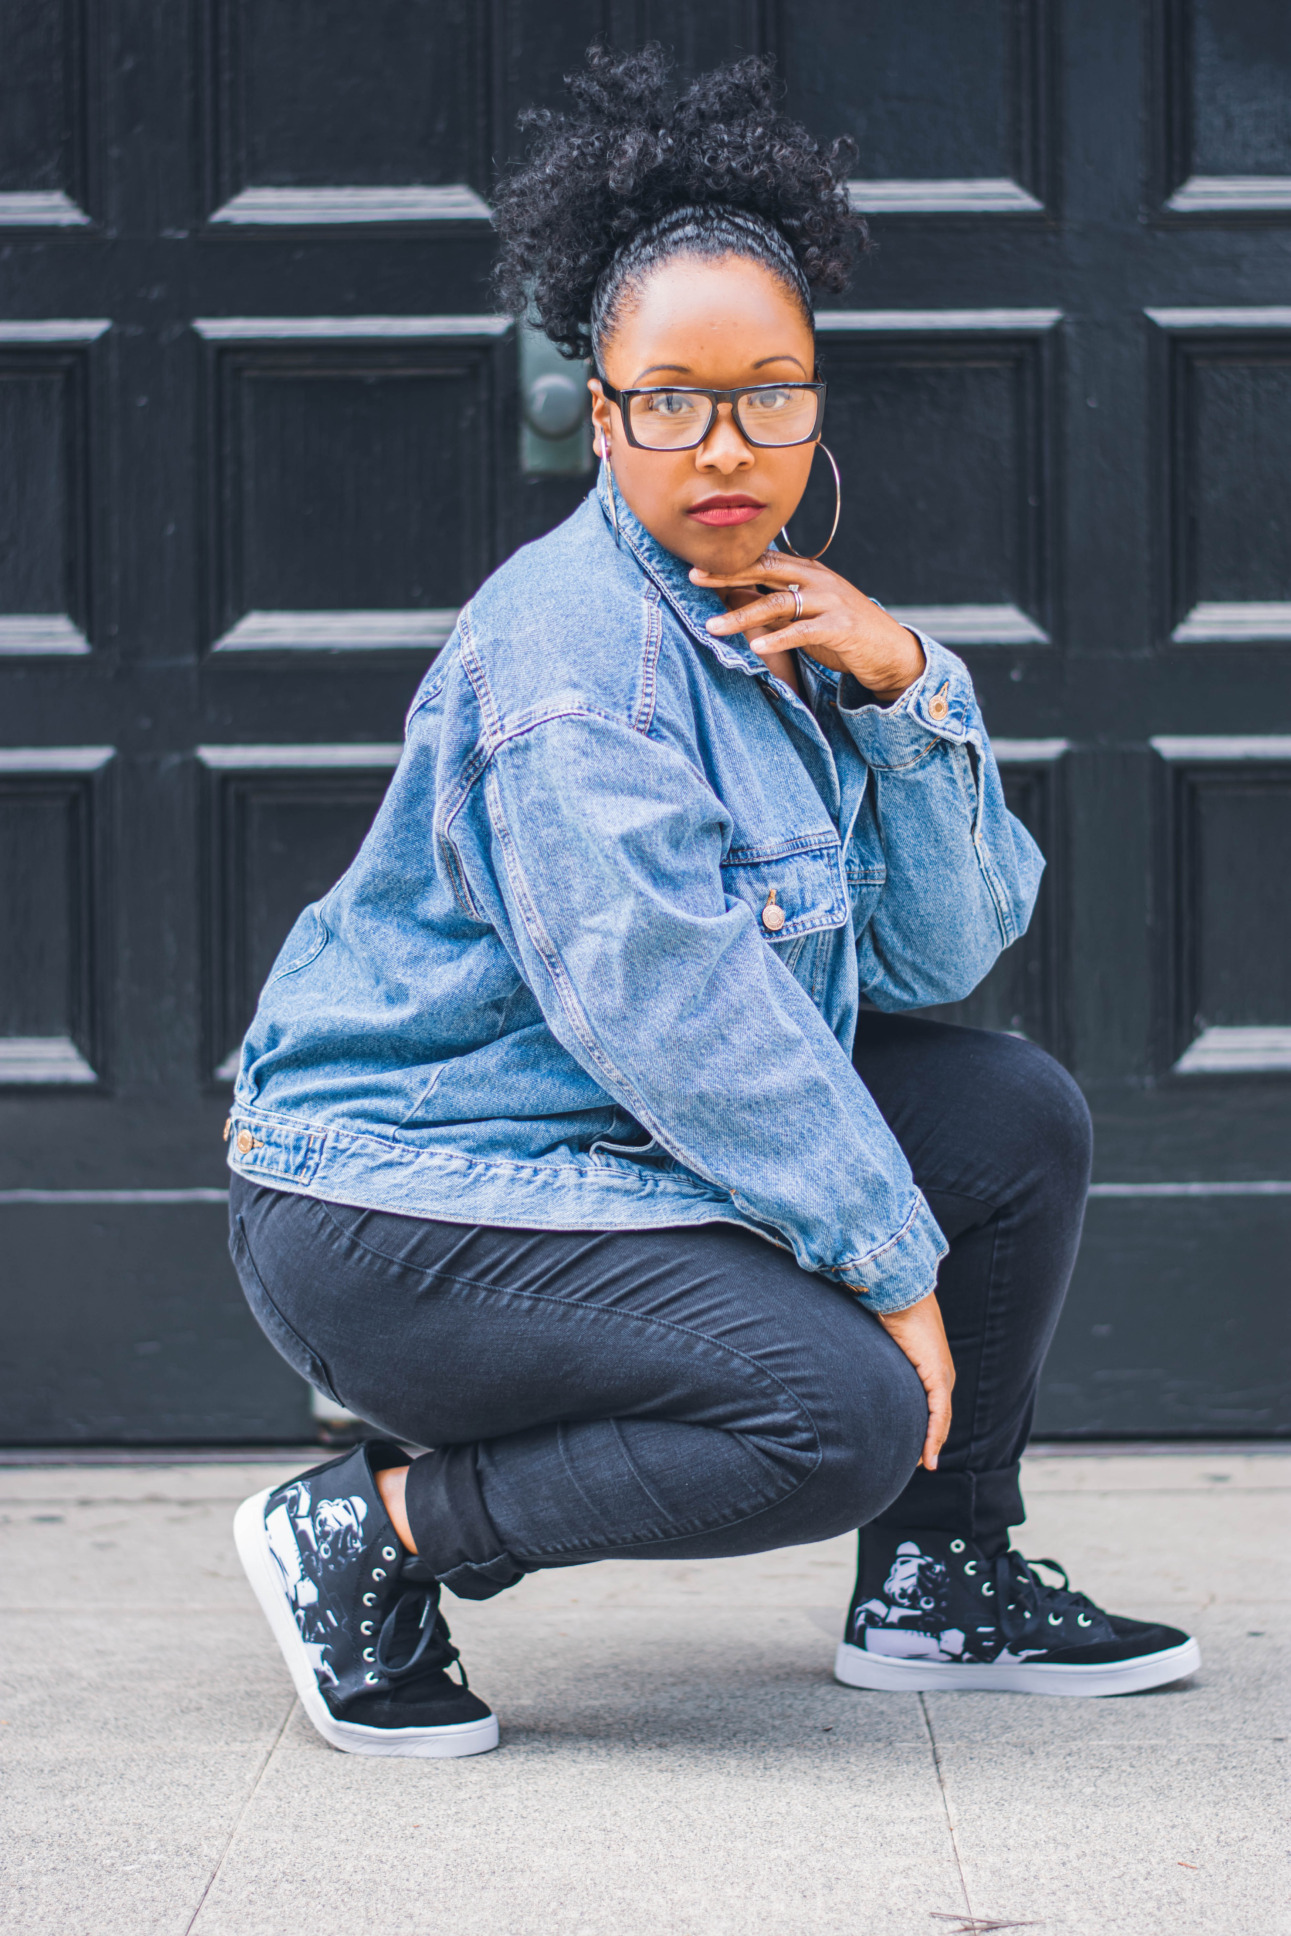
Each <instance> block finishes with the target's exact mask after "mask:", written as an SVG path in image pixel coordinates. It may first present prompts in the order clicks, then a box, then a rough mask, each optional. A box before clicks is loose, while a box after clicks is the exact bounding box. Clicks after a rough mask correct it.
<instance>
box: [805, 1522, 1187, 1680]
mask: <svg viewBox="0 0 1291 1936" xmlns="http://www.w3.org/2000/svg"><path fill="white" fill-rule="evenodd" d="M1041 1566H1042V1567H1045V1568H1048V1569H1050V1570H1052V1571H1053V1572H1054V1573H1057V1574H1060V1575H1061V1578H1062V1585H1061V1586H1051V1585H1049V1584H1048V1583H1047V1582H1046V1581H1045V1580H1043V1579H1041V1578H1040V1576H1039V1575H1038V1574H1037V1572H1036V1570H1035V1569H1036V1568H1037V1567H1041ZM1200 1665H1201V1653H1200V1650H1199V1648H1198V1646H1197V1643H1196V1641H1195V1640H1191V1639H1189V1637H1188V1635H1187V1634H1185V1633H1180V1632H1179V1630H1178V1628H1177V1627H1158V1626H1149V1625H1147V1624H1145V1623H1144V1622H1143V1621H1141V1620H1126V1619H1123V1618H1122V1617H1121V1616H1120V1615H1119V1614H1115V1613H1104V1612H1103V1611H1102V1609H1101V1608H1100V1607H1096V1606H1095V1605H1094V1603H1093V1601H1092V1600H1088V1599H1086V1597H1085V1595H1084V1594H1083V1593H1073V1592H1072V1590H1071V1588H1070V1585H1069V1584H1068V1580H1067V1575H1066V1573H1065V1572H1064V1571H1063V1568H1062V1567H1060V1566H1059V1565H1058V1564H1057V1563H1056V1561H1054V1560H1025V1559H1023V1557H1022V1555H1021V1553H1015V1552H1008V1553H1001V1554H1000V1556H999V1558H998V1559H993V1560H988V1559H987V1558H986V1557H985V1556H984V1555H983V1553H982V1551H981V1549H980V1547H977V1546H974V1545H973V1543H972V1541H971V1540H965V1539H959V1538H957V1537H955V1535H953V1534H951V1533H934V1532H924V1531H915V1532H909V1533H905V1534H903V1533H901V1532H900V1531H898V1530H896V1529H893V1528H889V1527H886V1526H867V1527H864V1528H863V1529H862V1532H861V1559H860V1567H859V1570H858V1572H857V1577H856V1591H855V1592H854V1594H853V1595H852V1604H851V1606H850V1607H849V1609H848V1613H847V1626H846V1628H845V1630H844V1633H843V1638H842V1641H841V1642H840V1643H839V1648H838V1655H837V1658H836V1660H835V1662H834V1675H835V1678H836V1679H837V1680H840V1681H844V1682H846V1684H847V1685H848V1686H849V1687H879V1688H887V1689H897V1688H903V1689H908V1690H915V1689H930V1688H939V1687H948V1688H965V1687H985V1688H992V1689H995V1690H997V1691H1003V1692H1007V1693H1013V1694H1132V1693H1135V1692H1137V1691H1138V1690H1139V1689H1141V1688H1145V1687H1160V1686H1163V1685H1164V1684H1165V1683H1166V1682H1168V1681H1177V1680H1181V1679H1182V1678H1183V1676H1184V1675H1185V1674H1191V1673H1193V1672H1195V1670H1196V1669H1197V1668H1198V1667H1199V1666H1200Z"/></svg>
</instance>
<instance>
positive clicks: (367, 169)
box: [209, 0, 489, 204]
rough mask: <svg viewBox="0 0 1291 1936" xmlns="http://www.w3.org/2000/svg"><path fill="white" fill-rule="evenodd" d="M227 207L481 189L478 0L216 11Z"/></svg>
mask: <svg viewBox="0 0 1291 1936" xmlns="http://www.w3.org/2000/svg"><path fill="white" fill-rule="evenodd" d="M210 6H211V18H210V22H209V32H210V37H211V63H212V70H213V71H212V77H211V78H212V83H213V86H212V93H213V97H214V115H215V120H216V128H215V133H216V148H217V165H218V170H219V200H220V202H221V203H224V204H227V203H229V202H230V201H232V200H233V199H234V198H235V197H236V196H238V195H239V194H240V193H243V192H245V191H247V190H254V189H257V188H262V189H264V188H298V189H310V188H323V187H334V186H342V185H346V186H352V187H356V188H377V187H398V186H404V185H413V184H425V185H438V184H447V183H459V182H479V181H480V171H481V168H482V166H483V165H484V162H485V158H486V156H487V155H488V153H489V141H488V121H487V118H486V110H487V99H488V97H487V90H486V87H485V72H484V68H483V49H482V46H481V39H482V35H483V31H484V28H485V26H486V22H487V10H486V9H485V8H483V7H481V6H475V5H471V4H470V0H368V4H366V5H364V6H362V7H355V6H353V5H348V4H346V3H345V0H210Z"/></svg>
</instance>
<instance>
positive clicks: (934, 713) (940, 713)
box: [928, 680, 950, 719]
mask: <svg viewBox="0 0 1291 1936" xmlns="http://www.w3.org/2000/svg"><path fill="white" fill-rule="evenodd" d="M949 685H950V682H949V680H947V682H946V684H945V685H944V686H943V687H942V689H941V691H940V692H939V693H938V694H937V695H936V697H935V698H934V699H933V700H932V701H931V702H930V704H929V707H928V712H929V715H930V716H931V717H932V718H933V719H944V718H945V717H946V714H947V713H948V712H949V711H950V701H949V700H948V699H947V697H946V693H947V691H948V690H949Z"/></svg>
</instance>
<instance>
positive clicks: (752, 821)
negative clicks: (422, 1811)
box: [229, 475, 1044, 1311]
mask: <svg viewBox="0 0 1291 1936" xmlns="http://www.w3.org/2000/svg"><path fill="white" fill-rule="evenodd" d="M606 491H607V481H606V479H605V477H604V475H602V478H601V481H600V483H599V484H598V486H597V487H596V488H595V489H594V490H593V491H592V492H591V493H590V494H589V496H588V498H587V500H586V501H585V502H584V504H583V505H582V506H581V507H580V509H579V510H578V511H576V512H575V513H574V515H573V516H572V517H571V518H569V519H568V520H567V521H566V523H564V524H563V525H561V526H560V527H559V529H558V530H556V531H553V532H551V533H550V534H549V535H548V536H547V537H545V538H543V539H541V540H540V541H539V542H538V543H536V544H532V545H529V546H527V547H525V549H524V550H522V551H520V552H518V553H517V554H516V555H515V556H514V557H512V558H511V559H509V560H508V561H507V563H506V564H504V565H503V566H502V568H501V569H500V570H499V571H497V572H495V573H494V575H493V576H492V577H491V578H490V579H489V580H488V582H487V583H486V584H485V585H484V586H483V587H482V588H481V590H480V591H479V592H478V593H477V595H476V596H475V597H474V598H473V599H472V600H471V602H470V604H469V605H468V606H467V607H466V609H465V610H464V611H463V613H462V615H461V619H460V622H459V624H458V627H457V630H456V632H455V633H454V635H453V638H452V639H451V640H450V642H449V644H448V645H447V646H446V647H445V648H444V650H443V652H442V653H441V654H440V656H439V658H438V659H437V660H436V661H435V664H434V665H433V666H432V668H431V670H430V672H429V673H428V674H427V676H426V678H425V680H424V681H423V682H422V685H421V688H420V690H419V691H418V693H417V695H416V698H415V699H414V701H413V704H412V708H411V710H410V712H409V715H408V721H407V728H406V736H405V746H404V751H403V756H402V758H401V760H400V762H399V766H398V770H397V771H396V773H395V775H394V778H393V780H392V782H391V785H390V789H389V791H388V793H387V794H386V797H385V801H384V803H383V805H382V807H381V810H380V812H379V813H378V814H377V817H376V819H375V821H374V822H373V825H372V828H371V831H370V832H369V834H368V836H367V839H366V840H365V841H364V843H363V846H362V848H361V849H360V851H359V854H358V856H357V858H356V859H355V861H354V863H353V865H352V866H351V867H350V869H349V871H348V872H347V873H346V874H345V876H344V877H343V878H342V879H341V880H340V881H339V882H338V883H337V885H336V886H335V887H334V888H333V889H332V890H331V892H330V893H329V894H326V895H324V897H323V899H322V900H321V901H318V902H315V903H314V905H313V906H311V907H308V908H306V910H305V912H304V913H303V914H302V915H301V916H300V919H299V920H298V921H297V922H296V925H295V927H294V928H293V929H292V931H291V934H290V935H289V936H288V939H287V941H286V943H285V945H284V947H283V949H282V952H281V954H280V955H279V957H278V960H277V962H276V963H275V965H274V968H273V972H272V974H271V975H270V978H269V981H268V983H267V985H266V987H265V989H264V992H263V994H262V996H261V998H260V1005H259V1008H258V1010H257V1012H256V1016H255V1020H254V1021H253V1023H252V1025H251V1029H250V1032H249V1033H248V1036H247V1039H246V1043H245V1045H244V1047H243V1051H242V1063H241V1069H240V1072H239V1075H238V1079H237V1085H236V1089H235V1092H234V1106H233V1112H232V1121H231V1133H230V1138H229V1160H230V1163H231V1164H232V1166H233V1167H234V1169H236V1170H237V1171H239V1172H240V1173H241V1174H242V1175H243V1176H245V1177H249V1178H252V1179H255V1180H259V1181H263V1182H266V1183H269V1184H272V1185H274V1186H275V1187H277V1188H279V1189H283V1190H291V1191H297V1192H301V1193H303V1194H306V1195H309V1196H315V1197H322V1198H325V1199H331V1200H334V1201H338V1202H341V1203H348V1204H352V1205H356V1206H360V1207H365V1208H369V1209H375V1210H389V1211H394V1212H397V1213H399V1214H402V1215H405V1216H417V1217H432V1218H444V1219H448V1220H450V1221H454V1222H462V1223H481V1224H494V1225H505V1226H512V1227H519V1228H527V1229H535V1228H537V1229H553V1230H582V1229H620V1230H652V1229H658V1228H661V1227H665V1226H676V1225H681V1224H698V1223H735V1224H741V1225H743V1226H745V1227H746V1228H748V1229H751V1230H754V1231H757V1232H758V1233H760V1234H761V1235H762V1236H764V1237H766V1238H769V1239H770V1240H771V1241H773V1242H775V1243H778V1244H780V1245H783V1246H787V1247H788V1248H790V1249H791V1250H792V1252H793V1255H794V1256H795V1257H796V1258H797V1260H798V1262H799V1264H801V1265H802V1267H803V1268H804V1269H806V1270H812V1271H820V1272H823V1273H824V1274H825V1275H826V1276H829V1277H832V1278H834V1279H836V1280H838V1281H839V1282H841V1283H843V1284H845V1285H847V1286H848V1287H850V1288H851V1289H852V1290H853V1291H854V1292H855V1293H856V1294H857V1295H858V1296H859V1297H860V1298H861V1300H862V1302H864V1303H865V1304H866V1305H868V1306H869V1307H870V1309H872V1310H875V1311H896V1310H900V1309H902V1308H903V1307H904V1306H905V1305H907V1304H912V1303H914V1302H915V1301H916V1300H917V1299H919V1298H921V1297H923V1296H924V1295H925V1294H926V1293H927V1292H928V1291H930V1290H931V1289H932V1288H933V1286H934V1283H935V1279H936V1272H937V1265H938V1261H939V1260H940V1258H941V1257H942V1256H943V1255H944V1254H945V1251H946V1242H945V1239H944V1238H943V1236H942V1234H941V1231H940V1230H939V1229H938V1227H937V1224H936V1222H935V1220H934V1218H933V1216H932V1213H931V1211H930V1210H929V1209H928V1206H927V1204H926V1203H925V1201H924V1199H923V1197H922V1195H921V1194H920V1192H919V1191H918V1189H917V1188H916V1187H915V1184H914V1182H913V1179H912V1177H911V1174H910V1169H909V1166H908V1164H907V1163H906V1160H905V1157H904V1156H903V1155H902V1153H901V1150H900V1148H899V1147H898V1145H897V1143H896V1141H895V1139H894V1138H893V1136H892V1134H891V1132H890V1131H889V1129H888V1128H887V1126H886V1124H885V1123H884V1121H883V1118H882V1117H881V1116H880V1114H879V1112H878V1110H877V1108H876V1107H875V1105H874V1103H873V1101H872V1100H871V1098H870V1096H869V1093H868V1092H867V1090H866V1089H865V1088H864V1086H863V1085H862V1083H861V1082H860V1080H859V1078H858V1077H857V1075H856V1074H855V1072H854V1071H853V1069H852V1065H851V1061H850V1059H849V1051H850V1046H851V1042H852V1036H853V1032H854V1030H855V1025H856V1013H857V1005H858V1001H859V1000H860V999H861V998H862V997H867V998H868V999H869V1000H870V1001H871V1002H872V1003H874V1004H875V1005H876V1006H877V1007H879V1008H881V1009H906V1008H920V1007H922V1006H924V1005H925V1004H928V1003H933V1002H949V1001H955V1000H957V999H958V998H960V997H961V996H964V995H966V994H967V993H968V992H969V990H970V989H972V988H974V987H975V986H976V985H977V983H978V982H979V981H980V980H981V979H982V976H983V975H984V974H985V973H986V971H987V969H988V968H989V967H990V966H991V963H992V962H993V961H994V960H995V958H996V956H997V955H998V954H999V953H1000V950H1001V949H1002V948H1005V947H1007V946H1008V944H1009V943H1010V942H1011V941H1014V940H1015V939H1016V938H1017V936H1018V935H1019V934H1020V933H1021V932H1022V931H1023V929H1024V928H1025V927H1026V924H1027V921H1028V919H1029V916H1030V912H1031V908H1032V904H1033V901H1034V898H1035V892H1036V888H1037V885H1038V882H1039V877H1040V872H1041V869H1042V867H1043V865H1044V863H1043V860H1042V859H1041V857H1040V854H1039V852H1038V850H1037V849H1036V847H1035V845H1034V843H1033V842H1032V841H1031V839H1030V838H1029V836H1028V835H1027V833H1026V832H1025V831H1024V829H1023V828H1022V827H1021V826H1020V825H1019V824H1018V822H1017V821H1016V820H1014V819H1013V818H1012V817H1011V815H1010V814H1009V813H1008V812H1007V810H1006V808H1005V805H1004V800H1003V795H1002V792H1001V788H1000V779H999V773H998V771H997V769H996V765H995V761H994V758H993V756H992V754H991V750H990V745H989V742H988V740H987V738H986V732H985V729H984V727H983V725H982V720H981V715H980V714H979V712H978V709H977V704H976V700H975V698H974V695H973V688H972V683H971V681H970V679H969V676H968V672H967V670H966V668H965V667H964V665H963V664H962V663H961V661H960V660H959V659H957V658H955V656H954V655H953V654H952V653H950V652H947V651H946V650H945V648H944V647H942V646H940V645H938V644H936V643H935V642H934V641H933V640H931V639H927V638H925V639H923V640H922V644H923V648H924V651H925V653H926V654H927V660H928V663H927V669H926V670H925V672H924V674H923V676H922V677H921V678H920V679H919V680H918V682H917V683H916V684H915V685H913V686H912V687H911V688H910V689H909V691H907V692H906V693H904V694H903V695H902V696H901V698H900V699H898V700H897V701H896V702H895V704H893V705H891V706H888V707H880V706H877V705H874V704H870V703H867V702H866V695H865V693H864V691H863V690H862V688H861V687H859V686H858V685H857V684H856V683H855V681H854V680H852V679H851V678H850V677H844V678H843V679H842V680H841V683H840V680H839V678H838V676H837V675H836V674H833V673H830V672H827V671H825V670H823V669H822V668H821V667H819V666H817V665H816V664H814V662H812V661H810V660H807V659H806V658H805V657H801V658H800V662H799V666H800V677H801V679H802V682H803V688H804V692H805V695H806V697H805V700H800V699H798V698H797V697H795V695H794V694H793V693H792V692H790V691H789V690H788V688H787V687H786V686H784V685H783V684H782V683H781V682H780V681H778V680H777V679H775V678H774V677H773V676H772V674H771V673H770V672H769V671H768V670H767V668H766V667H765V666H764V665H763V664H762V662H761V660H760V659H759V658H758V657H757V656H756V654H755V653H754V652H752V651H751V650H750V649H749V647H748V645H747V644H746V643H745V642H744V640H743V639H742V638H726V639H717V638H713V637H711V636H710V635H709V634H708V633H707V632H706V631H705V630H704V621H705V620H706V619H707V618H709V617H710V616H712V615H713V614H714V613H716V612H719V611H722V610H723V609H724V608H723V606H722V604H721V601H720V600H719V599H718V597H717V596H716V594H715V593H713V592H707V591H699V590H697V589H696V588H695V587H694V586H693V585H692V584H691V583H690V580H689V578H688V576H687V572H688V567H687V566H686V565H685V564H684V563H683V561H682V560H681V559H679V558H676V557H674V556H673V555H672V554H671V553H670V552H667V551H665V550H664V549H663V548H662V546H660V545H659V544H657V543H656V542H655V540H654V539H653V538H651V537H650V535H649V533H648V532H646V531H645V529H644V528H643V527H642V526H641V525H640V524H639V523H638V522H637V521H636V519H635V518H633V516H632V514H631V513H630V512H629V510H628V509H627V507H626V505H625V504H624V503H623V500H622V498H621V497H620V498H618V499H617V512H618V525H619V533H620V535H619V538H618V540H617V541H616V538H615V534H614V531H613V529H612V526H611V523H610V521H609V518H608V515H607V513H608V504H609V500H608V497H607V495H606ZM768 905H774V906H776V907H778V908H780V909H782V910H783V913H784V925H783V927H781V928H779V929H778V931H774V932H773V931H771V930H770V929H768V927H767V926H766V925H765V923H764V920H763V915H764V911H765V910H766V909H767V907H768ZM774 920H775V917H774V916H772V921H773V922H774Z"/></svg>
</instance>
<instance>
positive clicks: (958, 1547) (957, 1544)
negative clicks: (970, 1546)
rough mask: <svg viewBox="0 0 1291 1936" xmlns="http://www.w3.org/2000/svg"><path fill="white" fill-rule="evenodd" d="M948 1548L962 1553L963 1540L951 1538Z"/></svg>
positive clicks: (953, 1551)
mask: <svg viewBox="0 0 1291 1936" xmlns="http://www.w3.org/2000/svg"><path fill="white" fill-rule="evenodd" d="M950 1550H951V1552H952V1553H962V1552H963V1550H964V1542H963V1540H962V1539H952V1540H951V1542H950Z"/></svg>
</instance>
